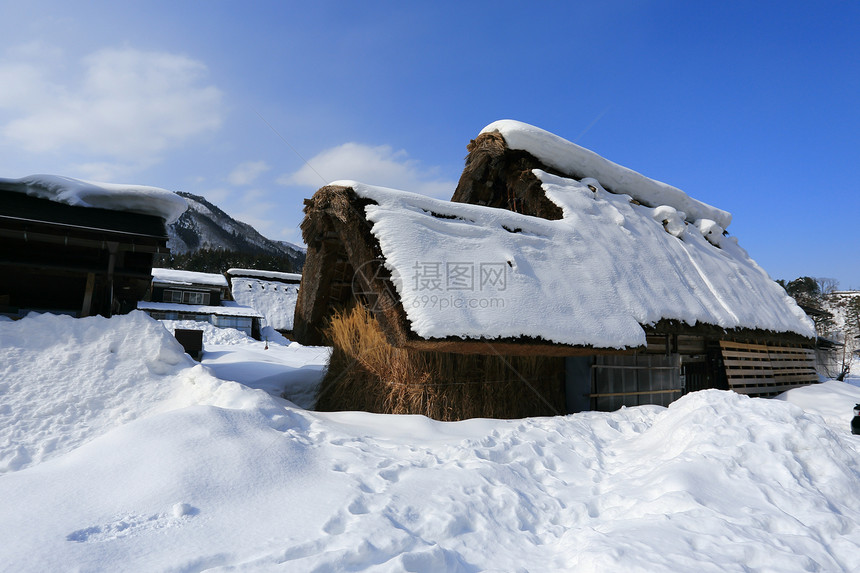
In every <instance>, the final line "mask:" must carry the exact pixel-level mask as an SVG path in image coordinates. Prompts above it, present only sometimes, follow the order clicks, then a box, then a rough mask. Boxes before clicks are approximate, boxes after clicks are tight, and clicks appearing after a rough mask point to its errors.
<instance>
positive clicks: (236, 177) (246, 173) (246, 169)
mask: <svg viewBox="0 0 860 573" xmlns="http://www.w3.org/2000/svg"><path fill="white" fill-rule="evenodd" d="M269 169H270V167H269V165H268V164H267V163H266V162H265V161H245V162H244V163H240V164H239V165H237V166H236V168H235V169H234V170H233V171H232V172H231V173H230V175H228V176H227V180H228V181H230V183H232V184H233V185H250V184H251V183H253V182H254V181H255V180H256V179H257V177H259V176H260V175H262V174H263V173H265V172H266V171H268V170H269Z"/></svg>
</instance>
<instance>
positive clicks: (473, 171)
mask: <svg viewBox="0 0 860 573" xmlns="http://www.w3.org/2000/svg"><path fill="white" fill-rule="evenodd" d="M466 149H467V150H468V151H469V155H467V156H466V167H465V169H463V173H462V175H461V176H460V181H459V183H458V184H457V189H456V190H455V191H454V196H453V197H451V201H454V202H457V203H471V204H472V205H486V206H488V207H498V208H501V209H507V210H508V211H514V212H516V213H522V214H524V215H533V216H536V217H542V218H544V219H550V220H556V219H561V216H562V213H561V208H559V207H558V205H556V204H555V203H553V202H552V201H550V200H549V199H547V198H546V195H545V194H544V191H543V189H542V188H541V183H540V181H539V180H538V178H537V177H535V175H534V174H533V173H532V169H543V170H544V171H547V172H549V173H555V174H557V175H563V174H561V173H558V172H556V171H555V170H553V169H550V168H548V167H546V166H545V165H542V164H541V162H540V161H538V159H536V158H535V157H534V156H533V155H531V154H530V153H528V152H527V151H520V150H512V149H509V148H508V146H507V144H506V143H505V140H504V138H503V137H502V136H501V134H499V133H498V132H495V131H494V132H492V133H482V134H481V135H479V136H478V137H477V138H476V139H473V140H472V141H471V142H470V143H469V145H468V146H466Z"/></svg>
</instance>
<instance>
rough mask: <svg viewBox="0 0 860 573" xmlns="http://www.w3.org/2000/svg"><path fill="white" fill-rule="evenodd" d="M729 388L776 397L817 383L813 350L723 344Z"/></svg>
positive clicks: (753, 394) (761, 395)
mask: <svg viewBox="0 0 860 573" xmlns="http://www.w3.org/2000/svg"><path fill="white" fill-rule="evenodd" d="M720 348H721V350H722V354H723V362H724V364H725V368H726V377H727V378H728V381H729V388H731V389H732V390H734V391H735V392H738V393H740V394H747V395H748V396H757V397H767V396H776V395H777V394H779V393H781V392H785V391H786V390H790V389H792V388H797V387H799V386H806V385H808V384H814V383H816V382H818V374H817V373H816V372H815V352H814V351H813V350H812V349H808V348H800V347H789V346H773V345H767V344H748V343H742V342H733V341H730V340H721V341H720Z"/></svg>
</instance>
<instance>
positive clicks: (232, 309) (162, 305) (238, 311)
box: [137, 301, 263, 318]
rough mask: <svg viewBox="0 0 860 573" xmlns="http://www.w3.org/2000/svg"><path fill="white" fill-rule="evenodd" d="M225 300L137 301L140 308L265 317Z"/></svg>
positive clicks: (248, 308)
mask: <svg viewBox="0 0 860 573" xmlns="http://www.w3.org/2000/svg"><path fill="white" fill-rule="evenodd" d="M229 302H232V301H225V302H224V304H225V306H208V305H202V304H180V303H175V302H146V301H140V302H138V303H137V308H138V310H158V311H173V312H185V313H198V314H214V315H217V316H246V317H251V318H263V315H262V314H260V313H259V312H257V311H256V310H254V309H253V308H250V307H247V306H242V305H237V304H233V305H230V304H228V303H229Z"/></svg>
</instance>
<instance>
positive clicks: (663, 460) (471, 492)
mask: <svg viewBox="0 0 860 573" xmlns="http://www.w3.org/2000/svg"><path fill="white" fill-rule="evenodd" d="M167 326H170V325H167ZM219 337H220V338H219ZM284 342H285V341H282V340H272V339H270V340H269V349H268V350H266V349H264V348H261V347H260V346H259V345H260V344H263V343H258V342H256V341H250V340H248V339H245V338H243V337H237V336H236V335H235V334H231V333H230V332H229V331H224V332H214V331H208V330H207V332H206V333H205V340H204V344H205V348H206V356H205V357H204V360H203V365H198V364H196V363H194V362H193V361H191V359H190V358H188V357H187V356H185V355H184V354H183V353H182V351H181V347H179V346H178V344H177V343H176V342H175V340H174V339H173V338H172V336H170V334H169V332H168V330H167V329H165V328H164V326H162V324H160V323H159V322H157V321H154V320H152V319H150V318H149V317H148V316H146V315H144V314H143V313H140V312H134V313H132V314H130V315H127V316H118V317H114V318H111V319H104V318H99V317H93V318H85V319H71V318H68V317H62V316H60V317H56V316H49V315H41V316H36V315H31V316H30V317H28V318H26V319H24V320H21V321H18V322H8V321H5V322H0V499H2V500H3V503H2V504H0V540H2V542H0V570H2V571H15V572H19V571H147V572H149V571H202V570H212V571H234V570H241V571H271V570H278V571H355V570H373V571H467V572H472V571H486V570H496V571H532V572H534V571H559V570H572V571H601V572H602V571H625V572H635V571H673V572H674V571H696V572H698V571H705V572H707V571H715V572H716V571H719V572H723V571H857V570H860V436H852V435H851V433H850V429H849V421H850V417H851V408H852V406H853V405H854V403H856V402H860V388H858V387H857V386H854V385H851V384H845V383H839V382H827V383H825V384H821V385H818V386H815V387H811V388H806V389H801V390H794V391H792V392H790V393H788V395H786V396H784V398H785V399H784V400H762V399H750V398H747V397H744V396H740V395H737V394H734V393H730V392H719V391H714V390H711V391H704V392H697V393H694V394H690V395H688V396H685V397H684V398H682V399H681V400H678V401H677V402H675V403H674V404H672V405H671V406H670V407H669V408H662V407H657V406H649V407H639V408H627V409H622V410H619V411H617V412H613V413H583V414H576V415H573V416H567V417H555V418H530V419H525V420H513V421H504V420H469V421H465V422H455V423H442V422H434V421H431V420H428V419H426V418H423V417H419V416H400V417H397V416H386V415H374V414H366V413H355V412H352V413H350V412H342V413H317V412H312V411H308V410H304V409H301V408H299V407H297V406H295V405H293V404H292V403H290V402H288V401H286V400H282V399H280V398H277V397H275V396H273V395H272V392H273V391H274V386H273V384H274V382H273V379H272V378H271V377H270V376H269V374H268V373H267V370H266V369H267V368H273V364H275V363H276V362H280V363H281V368H282V373H283V374H282V375H284V376H285V377H286V378H285V379H286V380H287V382H289V380H297V379H294V378H290V372H302V369H303V368H305V367H312V366H314V365H319V364H321V362H320V361H322V362H324V359H325V358H324V351H322V352H323V354H322V355H319V352H320V351H321V349H302V348H301V347H297V346H288V345H286V344H284ZM231 349H232V350H231ZM314 352H316V353H317V354H313V353H314ZM231 353H232V354H231ZM266 353H270V354H266ZM273 357H275V358H273ZM245 359H252V360H250V361H249V362H248V365H247V367H245V368H243V366H242V362H243V360H245ZM290 364H292V370H290V366H289V365H290ZM859 366H860V365H859ZM317 372H318V371H317ZM303 375H304V374H303ZM231 376H232V377H234V378H242V379H245V380H247V381H248V382H249V383H251V384H254V380H256V381H257V383H259V385H260V386H261V387H263V388H264V389H255V388H250V387H248V386H246V385H243V384H238V383H236V382H227V381H224V380H222V379H221V378H219V377H227V378H229V377H231ZM852 381H854V382H857V379H854V380H852ZM296 385H297V386H307V385H308V383H307V381H305V382H302V383H298V382H296Z"/></svg>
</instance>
